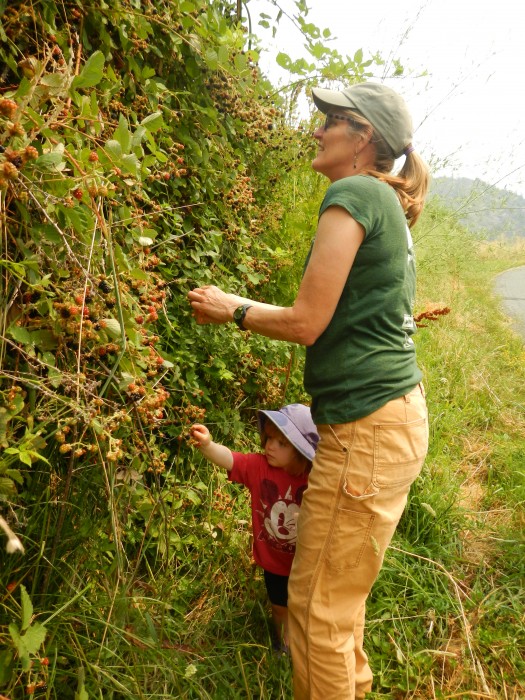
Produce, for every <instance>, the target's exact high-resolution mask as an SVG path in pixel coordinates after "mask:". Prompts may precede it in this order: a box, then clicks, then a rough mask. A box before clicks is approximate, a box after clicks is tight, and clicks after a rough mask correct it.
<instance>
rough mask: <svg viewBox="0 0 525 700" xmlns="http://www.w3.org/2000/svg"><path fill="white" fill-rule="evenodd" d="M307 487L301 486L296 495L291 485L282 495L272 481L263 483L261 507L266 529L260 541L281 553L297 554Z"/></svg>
mask: <svg viewBox="0 0 525 700" xmlns="http://www.w3.org/2000/svg"><path fill="white" fill-rule="evenodd" d="M305 491H306V485H304V484H303V485H302V486H300V487H299V488H298V489H297V491H296V493H295V494H294V493H293V492H292V487H291V485H290V486H289V487H288V489H287V491H286V493H285V494H284V495H281V494H280V493H279V488H278V486H277V484H276V483H275V482H273V481H271V480H270V479H263V480H262V483H261V507H262V511H259V512H260V515H261V516H262V519H263V522H264V527H263V528H261V531H260V533H259V539H261V540H264V541H265V542H266V543H267V544H268V546H269V547H271V548H272V549H276V550H278V551H280V552H289V553H293V552H295V543H296V540H297V516H298V515H299V506H300V505H301V501H302V500H303V494H304V492H305Z"/></svg>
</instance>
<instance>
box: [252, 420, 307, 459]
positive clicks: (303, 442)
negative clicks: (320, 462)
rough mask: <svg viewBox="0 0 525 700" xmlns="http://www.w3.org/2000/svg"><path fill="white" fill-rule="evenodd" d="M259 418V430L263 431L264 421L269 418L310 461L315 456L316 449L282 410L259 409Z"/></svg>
mask: <svg viewBox="0 0 525 700" xmlns="http://www.w3.org/2000/svg"><path fill="white" fill-rule="evenodd" d="M257 417H258V420H259V432H260V433H261V435H262V433H263V430H264V421H265V419H266V418H268V419H269V420H270V421H271V422H272V423H273V424H274V425H275V427H276V428H278V429H279V430H280V431H281V433H282V434H283V435H284V437H285V438H286V439H287V440H289V441H290V442H291V443H292V445H293V446H294V447H295V449H296V450H297V451H298V452H300V453H301V454H302V455H303V457H306V459H307V460H308V461H310V462H311V461H312V460H313V458H314V457H315V450H314V448H313V447H312V446H311V445H310V443H309V442H308V440H307V439H306V438H304V437H303V435H302V434H301V432H300V430H299V429H298V428H297V427H296V426H295V425H294V424H293V423H292V421H291V420H290V419H289V418H288V417H287V416H285V415H284V413H281V411H262V410H260V411H257Z"/></svg>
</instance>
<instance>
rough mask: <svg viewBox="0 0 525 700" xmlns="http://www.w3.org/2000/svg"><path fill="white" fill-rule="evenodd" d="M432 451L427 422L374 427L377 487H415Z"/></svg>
mask: <svg viewBox="0 0 525 700" xmlns="http://www.w3.org/2000/svg"><path fill="white" fill-rule="evenodd" d="M427 449H428V424H427V421H426V419H425V418H421V419H419V420H416V421H412V422H410V423H399V424H396V423H386V424H383V425H376V426H375V427H374V484H375V486H377V487H378V488H389V487H393V486H403V485H406V484H411V483H412V482H413V481H414V480H415V479H416V478H417V477H418V475H419V472H420V471H421V467H422V466H423V461H424V459H425V456H426V454H427Z"/></svg>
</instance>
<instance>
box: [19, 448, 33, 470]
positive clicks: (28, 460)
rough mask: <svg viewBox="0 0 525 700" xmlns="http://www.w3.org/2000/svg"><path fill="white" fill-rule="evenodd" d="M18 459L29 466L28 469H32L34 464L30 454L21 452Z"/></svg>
mask: <svg viewBox="0 0 525 700" xmlns="http://www.w3.org/2000/svg"><path fill="white" fill-rule="evenodd" d="M18 459H19V460H20V461H21V462H22V464H27V466H28V467H30V466H31V465H32V464H33V462H32V460H31V455H30V454H29V452H20V453H19V455H18Z"/></svg>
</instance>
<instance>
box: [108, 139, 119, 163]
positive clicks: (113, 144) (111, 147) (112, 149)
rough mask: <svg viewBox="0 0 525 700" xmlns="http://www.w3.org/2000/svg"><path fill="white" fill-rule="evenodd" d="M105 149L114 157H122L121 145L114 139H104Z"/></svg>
mask: <svg viewBox="0 0 525 700" xmlns="http://www.w3.org/2000/svg"><path fill="white" fill-rule="evenodd" d="M105 148H106V151H108V152H109V153H110V154H111V155H112V156H113V157H114V158H119V159H120V158H121V157H122V146H121V145H120V143H119V142H118V141H115V139H109V141H106V146H105Z"/></svg>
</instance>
